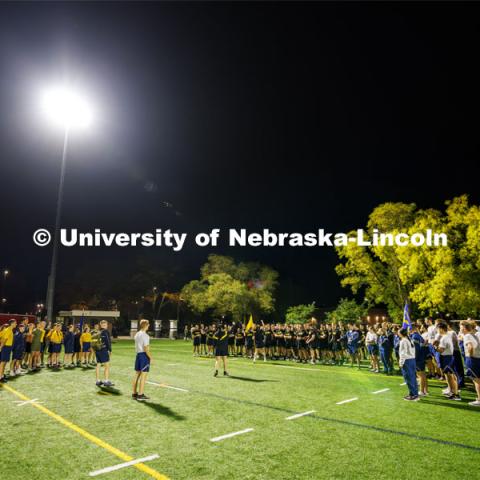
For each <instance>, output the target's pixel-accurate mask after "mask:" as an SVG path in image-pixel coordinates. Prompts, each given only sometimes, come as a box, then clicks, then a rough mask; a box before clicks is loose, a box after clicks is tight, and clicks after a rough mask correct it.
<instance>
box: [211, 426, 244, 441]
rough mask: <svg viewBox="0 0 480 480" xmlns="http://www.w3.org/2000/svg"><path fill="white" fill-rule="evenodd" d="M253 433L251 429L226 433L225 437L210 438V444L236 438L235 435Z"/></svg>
mask: <svg viewBox="0 0 480 480" xmlns="http://www.w3.org/2000/svg"><path fill="white" fill-rule="evenodd" d="M248 432H253V428H246V429H245V430H240V431H239V432H233V433H227V434H226V435H221V436H220V437H214V438H211V439H210V441H211V442H220V441H221V440H225V439H226V438H231V437H236V436H237V435H243V434H244V433H248Z"/></svg>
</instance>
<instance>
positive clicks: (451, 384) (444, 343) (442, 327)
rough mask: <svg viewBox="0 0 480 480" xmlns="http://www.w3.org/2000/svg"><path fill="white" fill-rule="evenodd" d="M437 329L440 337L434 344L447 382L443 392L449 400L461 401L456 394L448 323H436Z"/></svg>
mask: <svg viewBox="0 0 480 480" xmlns="http://www.w3.org/2000/svg"><path fill="white" fill-rule="evenodd" d="M437 330H438V333H439V334H440V338H439V339H438V340H435V343H434V346H435V349H436V350H437V352H438V353H439V354H440V368H441V369H442V372H443V373H444V375H445V378H446V380H447V384H448V391H446V392H445V393H444V394H445V395H446V396H447V398H448V399H449V400H457V401H461V400H462V399H461V398H460V395H459V394H458V383H457V375H456V373H455V361H454V358H453V348H454V347H453V340H452V336H451V335H449V333H448V325H447V324H446V323H445V322H439V323H438V324H437Z"/></svg>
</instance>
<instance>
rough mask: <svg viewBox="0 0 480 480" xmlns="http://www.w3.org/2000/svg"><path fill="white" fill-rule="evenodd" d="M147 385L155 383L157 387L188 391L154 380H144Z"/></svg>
mask: <svg viewBox="0 0 480 480" xmlns="http://www.w3.org/2000/svg"><path fill="white" fill-rule="evenodd" d="M146 383H148V384H149V385H155V386H157V387H162V388H169V389H170V390H178V391H179V392H188V390H186V389H185V388H180V387H172V386H171V385H166V384H165V383H156V382H146Z"/></svg>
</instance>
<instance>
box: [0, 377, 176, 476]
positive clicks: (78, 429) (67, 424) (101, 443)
mask: <svg viewBox="0 0 480 480" xmlns="http://www.w3.org/2000/svg"><path fill="white" fill-rule="evenodd" d="M0 386H1V387H3V388H4V389H5V390H7V391H9V392H10V393H13V394H14V395H15V396H17V397H18V398H20V399H22V400H24V401H30V400H31V399H30V398H28V397H27V396H26V395H23V393H20V392H17V391H16V390H15V389H13V388H12V387H10V386H8V385H5V384H0ZM30 405H32V406H33V407H35V408H36V409H38V410H40V411H41V412H43V413H46V414H47V415H48V416H49V417H51V418H53V419H54V420H56V421H57V422H59V423H61V424H62V425H64V426H65V427H68V428H70V429H71V430H73V431H74V432H77V433H78V434H80V435H81V436H82V437H84V438H86V439H87V440H89V441H90V442H92V443H94V444H95V445H97V446H99V447H102V448H104V449H105V450H107V451H108V452H110V453H111V454H113V455H115V456H116V457H118V458H120V459H121V460H123V461H125V462H130V461H131V460H134V458H133V457H131V456H130V455H128V454H126V453H125V452H122V451H121V450H119V449H118V448H115V447H112V446H111V445H110V444H108V443H107V442H104V441H103V440H101V439H100V438H98V437H96V436H95V435H92V434H91V433H89V432H87V431H86V430H84V429H83V428H81V427H79V426H78V425H75V424H74V423H72V422H70V421H69V420H66V419H65V418H63V417H61V416H60V415H58V414H56V413H54V412H52V411H51V410H49V409H48V408H46V407H44V406H43V405H39V404H38V403H31V404H30ZM132 466H133V467H135V468H137V469H138V470H140V471H142V472H144V473H146V474H148V475H150V476H151V477H152V478H155V479H156V480H169V478H168V477H166V476H165V475H162V474H161V473H159V472H157V471H156V470H154V469H153V468H150V467H148V466H147V465H145V464H143V463H137V464H135V465H132Z"/></svg>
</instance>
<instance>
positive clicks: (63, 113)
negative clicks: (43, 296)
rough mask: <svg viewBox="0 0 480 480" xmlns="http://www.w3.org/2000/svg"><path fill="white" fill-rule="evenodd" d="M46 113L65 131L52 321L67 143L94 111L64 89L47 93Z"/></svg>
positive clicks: (49, 306)
mask: <svg viewBox="0 0 480 480" xmlns="http://www.w3.org/2000/svg"><path fill="white" fill-rule="evenodd" d="M42 106H43V110H44V113H45V116H46V118H48V120H49V121H50V123H52V124H53V125H55V126H57V127H60V128H61V130H62V131H63V148H62V163H61V167H60V182H59V187H58V197H57V208H56V215H55V232H54V236H53V250H52V260H51V264H50V275H49V276H48V286H47V300H46V309H47V320H48V321H50V322H51V321H52V320H53V305H54V298H55V281H56V277H57V263H58V242H59V237H60V222H61V217H62V203H63V189H64V183H65V169H66V163H67V152H68V140H69V135H70V133H71V131H72V130H73V129H77V128H85V127H88V126H89V125H90V123H91V117H92V114H91V110H90V106H89V105H88V103H87V102H86V101H85V100H84V99H83V98H82V97H81V96H80V95H79V94H78V93H77V92H75V91H73V90H71V89H70V88H68V87H65V86H61V87H55V88H52V89H49V90H47V91H46V92H45V93H44V96H43V105H42Z"/></svg>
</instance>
